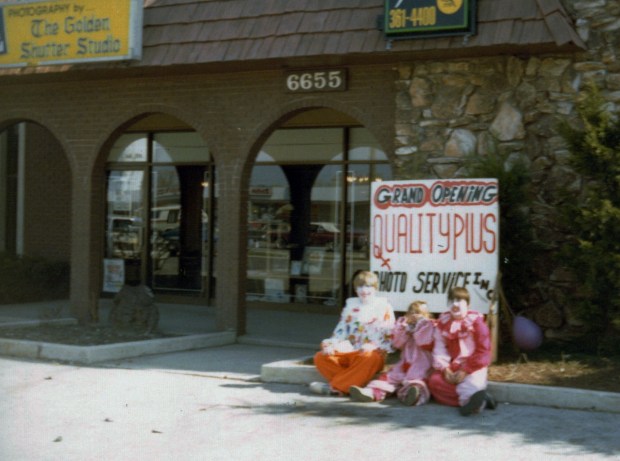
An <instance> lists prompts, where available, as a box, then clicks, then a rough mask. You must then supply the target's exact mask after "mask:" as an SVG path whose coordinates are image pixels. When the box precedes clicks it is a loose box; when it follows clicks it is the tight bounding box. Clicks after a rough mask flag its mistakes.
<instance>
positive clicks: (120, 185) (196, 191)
mask: <svg viewBox="0 0 620 461" xmlns="http://www.w3.org/2000/svg"><path fill="white" fill-rule="evenodd" d="M138 145H139V146H140V148H139V149H138ZM129 146H133V147H129ZM127 152H134V153H136V152H144V155H143V156H142V157H141V160H142V161H141V163H140V164H137V163H135V158H136V155H133V154H132V155H128V154H127ZM141 155H142V154H141ZM154 158H157V159H158V160H159V161H158V162H156V161H154ZM189 160H193V163H192V162H189ZM208 160H209V155H208V149H207V148H206V145H205V144H204V143H203V142H202V141H201V140H200V138H199V137H198V136H197V134H196V133H191V132H182V133H181V132H176V133H153V134H150V133H140V134H138V133H134V134H127V135H123V136H121V137H119V139H118V141H117V143H116V144H115V145H114V146H113V148H112V150H111V154H110V162H112V161H114V163H113V164H112V165H111V169H110V170H109V172H108V234H107V240H106V241H107V242H108V244H107V250H106V258H121V259H124V260H125V266H128V264H129V263H128V261H129V260H132V261H133V260H137V261H138V263H135V262H133V263H132V264H131V265H132V266H136V265H137V266H139V270H138V272H139V281H140V282H141V283H146V284H148V285H150V286H151V287H153V288H154V289H158V290H165V291H179V290H181V291H192V292H203V293H206V294H207V295H211V294H212V287H213V286H214V284H213V283H212V282H213V280H212V278H211V277H213V274H212V273H211V271H210V269H211V268H212V267H213V264H212V261H210V259H209V256H210V255H211V254H213V251H212V250H213V244H212V235H211V234H214V235H213V236H215V238H217V235H216V234H215V232H214V230H215V231H216V230H217V226H216V223H215V219H213V220H210V215H213V214H214V209H215V205H214V201H215V197H213V195H214V194H213V192H212V191H213V190H214V184H213V181H211V179H212V177H213V172H212V169H211V166H210V165H209V164H208ZM198 161H200V162H201V163H198ZM129 162H132V163H129ZM114 165H118V167H116V168H115V166H114ZM128 167H129V168H131V169H132V170H131V171H130V170H123V168H128ZM122 226H124V227H125V228H127V229H128V230H130V231H131V232H132V234H131V235H132V237H131V238H130V237H129V236H123V237H122V238H121V236H120V231H119V230H117V228H119V227H122ZM112 229H114V232H113V231H112ZM134 234H135V235H134ZM119 239H120V240H119ZM121 243H122V244H121ZM130 243H131V245H130ZM126 281H128V279H127V278H126Z"/></svg>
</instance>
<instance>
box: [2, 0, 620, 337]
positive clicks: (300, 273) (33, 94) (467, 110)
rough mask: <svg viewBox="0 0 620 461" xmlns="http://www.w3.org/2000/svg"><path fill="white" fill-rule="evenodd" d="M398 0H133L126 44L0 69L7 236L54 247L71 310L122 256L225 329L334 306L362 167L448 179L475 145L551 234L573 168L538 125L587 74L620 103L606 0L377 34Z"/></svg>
mask: <svg viewBox="0 0 620 461" xmlns="http://www.w3.org/2000/svg"><path fill="white" fill-rule="evenodd" d="M397 3H402V2H383V1H381V0H368V1H363V0H362V1H360V0H339V1H319V0H305V1H285V0H281V1H280V0H278V1H271V2H256V1H249V0H228V1H194V2H188V1H187V0H184V1H181V0H161V1H159V0H153V1H151V0H146V1H144V8H143V22H142V24H143V25H142V26H141V41H142V43H141V56H140V57H139V59H133V60H122V61H118V62H87V63H70V64H59V65H42V66H27V67H3V68H0V130H2V134H0V160H1V162H0V167H1V168H0V174H1V175H2V182H3V184H4V186H3V187H4V188H3V191H2V194H0V195H1V196H0V199H2V200H0V202H2V203H0V215H1V219H2V221H1V223H0V224H2V232H1V233H0V238H1V240H2V241H0V244H2V245H3V249H4V250H5V251H13V252H17V253H18V254H32V255H38V256H44V257H47V258H50V259H60V260H63V259H64V260H67V261H69V262H70V263H71V267H72V276H71V292H70V303H71V306H72V312H73V314H74V315H75V316H76V317H77V318H78V319H80V320H82V321H88V320H89V319H92V318H94V317H96V313H97V305H98V302H99V299H100V297H101V296H102V295H105V288H106V287H105V285H104V275H106V274H105V273H104V272H105V270H104V262H109V261H115V260H116V261H118V260H122V262H123V266H124V269H125V280H126V281H133V282H141V283H144V284H147V285H149V286H151V287H152V288H153V289H154V290H155V292H156V294H157V296H158V297H160V299H173V300H174V301H175V302H179V303H183V302H192V303H198V304H204V305H212V306H215V307H216V309H217V317H218V328H219V329H222V330H226V329H235V330H237V331H238V332H239V333H242V332H243V331H244V330H245V312H246V309H247V307H248V306H252V305H267V306H272V307H273V306H277V307H285V308H287V309H291V310H295V309H309V308H313V309H317V310H324V311H334V312H337V311H338V310H339V306H340V305H341V303H342V300H343V299H344V298H345V297H346V296H348V295H349V293H350V291H349V290H350V288H349V286H348V281H349V280H350V279H351V277H352V275H353V274H354V272H355V271H356V270H359V269H364V268H366V267H367V264H368V251H369V249H370V244H371V242H369V237H368V227H369V223H368V211H369V206H370V205H369V204H370V183H371V182H372V181H376V180H386V179H396V178H450V177H454V176H458V175H459V173H460V168H462V160H463V157H464V156H465V155H466V154H469V153H478V154H480V155H485V153H487V152H489V151H490V150H491V149H493V148H499V149H503V150H509V151H510V153H511V155H514V156H515V158H517V157H518V158H523V159H526V160H527V162H528V164H529V165H530V166H531V170H532V172H533V174H534V181H535V183H536V187H537V190H538V191H539V194H538V195H537V197H538V198H537V200H538V202H537V206H536V207H535V208H534V209H533V210H532V213H533V214H534V216H535V222H536V223H537V230H538V232H539V234H540V238H541V239H549V240H553V238H554V236H553V235H544V234H545V233H549V234H551V233H552V230H553V223H552V220H553V217H552V215H551V214H550V213H548V212H547V211H546V210H547V207H553V204H554V200H555V194H556V188H557V186H558V185H559V184H560V183H566V182H571V181H575V182H577V179H578V178H576V177H574V175H573V174H572V172H571V171H570V168H569V167H568V166H567V165H566V162H565V161H564V159H565V157H566V155H565V154H566V148H565V146H564V145H563V143H562V141H561V139H560V137H559V135H558V134H557V133H556V132H555V126H556V125H555V124H556V122H557V121H558V120H559V119H562V118H571V117H573V116H574V100H575V96H576V95H577V93H578V91H579V89H580V88H581V87H582V86H583V84H584V82H586V81H587V80H588V79H594V80H595V81H596V83H597V84H598V85H599V87H601V88H602V90H603V94H604V96H605V97H606V98H607V99H608V101H609V103H610V104H611V105H614V107H615V105H616V104H618V103H620V64H619V61H618V59H620V56H619V53H620V47H619V40H618V38H617V36H618V35H619V34H618V30H619V29H620V8H619V7H618V6H617V5H616V4H615V3H614V2H605V1H601V2H580V1H573V0H565V1H560V0H523V1H519V2H514V1H511V0H478V1H477V2H467V1H465V2H450V3H456V4H461V6H462V7H463V8H472V11H473V15H472V16H471V19H472V24H470V26H471V27H472V28H471V29H469V30H466V31H458V33H457V34H456V35H448V36H444V35H443V34H442V35H440V36H437V35H432V36H427V35H424V36H416V35H415V34H414V35H412V36H409V35H408V36H406V37H403V36H399V35H398V34H397V35H392V36H389V35H386V32H388V31H386V30H385V29H386V28H389V26H390V25H392V26H394V25H395V24H396V25H397V24H398V23H397V22H392V23H390V22H389V21H390V19H389V18H392V20H393V21H396V20H397V19H398V18H399V17H400V16H398V14H396V13H395V12H394V11H392V10H393V9H395V8H396V5H397ZM409 3H412V2H404V3H403V4H406V5H409ZM421 3H424V2H421ZM427 3H428V2H427ZM435 3H436V4H437V6H436V8H439V9H441V8H440V7H441V6H443V2H440V1H437V2H430V3H429V4H433V5H434V4H435ZM440 4H441V5H440ZM1 5H2V4H0V6H1ZM444 7H445V6H444ZM424 8H431V7H430V6H425V7H424ZM432 8H435V6H432ZM5 9H6V7H5ZM402 10H403V9H402V8H401V9H400V11H402ZM424 11H427V12H430V11H431V10H426V9H425V10H424ZM405 12H406V13H407V14H406V15H405V18H404V19H402V18H401V20H402V21H405V22H404V23H403V24H406V23H407V21H409V23H410V24H411V23H412V21H413V18H414V16H413V15H414V13H415V12H414V11H413V10H410V11H408V12H407V10H406V9H405ZM399 14H400V13H399ZM416 14H417V13H416ZM429 14H430V13H429ZM386 15H387V17H388V20H387V22H386V19H385V17H386ZM382 17H383V19H381V18H382ZM425 17H426V16H425ZM416 18H417V16H416ZM5 19H6V18H5ZM417 20H419V21H422V19H419V18H417V19H416V21H417ZM427 20H428V21H430V19H428V18H427V19H424V21H427ZM444 32H445V31H444ZM575 187H578V186H577V185H576V186H575ZM550 251H552V249H550ZM545 270H546V271H547V272H548V275H547V280H546V281H545V283H553V282H554V280H557V278H558V277H559V276H558V275H557V274H554V268H553V267H547V268H545ZM554 277H555V279H554ZM542 301H543V303H544V304H546V305H549V306H550V307H549V309H555V308H556V307H554V302H555V301H556V300H554V299H553V298H552V297H550V298H549V299H546V300H542Z"/></svg>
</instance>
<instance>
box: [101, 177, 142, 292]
mask: <svg viewBox="0 0 620 461" xmlns="http://www.w3.org/2000/svg"><path fill="white" fill-rule="evenodd" d="M144 178H145V175H144V171H134V170H132V171H127V170H111V171H109V174H108V193H107V210H108V211H107V217H106V251H105V254H106V258H111V259H122V260H123V261H124V263H125V282H126V283H135V284H137V283H140V281H141V280H142V270H143V266H144V265H143V260H144V250H145V246H144V245H145V238H144V237H145V235H146V234H145V232H146V231H145V220H144V197H143V190H144V189H143V183H144Z"/></svg>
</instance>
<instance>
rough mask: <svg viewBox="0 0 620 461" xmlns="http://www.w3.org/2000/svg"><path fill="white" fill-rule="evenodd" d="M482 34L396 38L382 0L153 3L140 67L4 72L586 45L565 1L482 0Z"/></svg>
mask: <svg viewBox="0 0 620 461" xmlns="http://www.w3.org/2000/svg"><path fill="white" fill-rule="evenodd" d="M477 4H478V13H477V32H476V34H475V35H472V36H470V37H466V38H465V37H463V36H453V37H437V38H418V39H408V40H395V41H389V40H387V39H386V38H385V36H384V34H383V32H382V31H380V30H379V29H378V27H377V18H378V17H379V16H380V15H381V14H383V12H384V11H383V10H384V1H383V0H202V1H201V0H145V2H144V35H143V56H142V59H141V60H140V61H137V62H132V63H106V64H76V65H67V66H56V67H52V66H50V67H47V68H44V69H45V70H44V69H42V68H37V69H3V70H0V75H7V74H13V75H15V74H16V73H17V74H20V73H33V72H34V73H37V72H58V71H71V70H77V69H82V70H86V69H99V70H102V68H103V69H118V68H124V69H132V68H133V69H142V71H145V70H147V68H161V67H168V68H170V67H173V66H183V67H186V66H194V67H196V66H201V67H202V66H209V67H217V68H218V69H222V70H223V69H226V68H231V67H232V66H234V67H235V68H244V67H245V68H257V67H261V66H262V67H270V66H273V65H277V62H280V65H296V64H297V65H299V64H312V63H315V62H316V63H320V62H326V61H328V62H330V63H333V62H338V63H342V64H348V63H356V62H373V61H380V60H383V61H385V60H393V59H395V58H396V59H404V58H430V57H434V58H438V59H442V58H450V57H461V56H479V55H492V54H508V53H512V54H523V53H528V54H534V53H544V52H554V51H571V50H576V49H579V48H585V45H584V43H583V41H582V40H581V39H580V37H579V35H578V34H577V33H576V31H575V28H574V26H573V21H572V19H571V17H570V15H569V14H568V13H567V12H566V10H565V9H564V8H563V6H562V3H561V1H560V0H478V2H477Z"/></svg>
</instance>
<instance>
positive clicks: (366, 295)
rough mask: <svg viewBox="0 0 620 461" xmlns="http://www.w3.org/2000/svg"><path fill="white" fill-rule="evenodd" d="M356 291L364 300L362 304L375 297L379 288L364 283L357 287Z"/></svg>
mask: <svg viewBox="0 0 620 461" xmlns="http://www.w3.org/2000/svg"><path fill="white" fill-rule="evenodd" d="M355 292H356V293H357V296H358V297H359V298H360V300H361V301H362V304H368V303H369V302H371V301H372V299H373V298H374V297H375V293H376V292H377V290H376V289H375V287H373V286H369V285H362V286H361V287H357V288H356V289H355Z"/></svg>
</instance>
